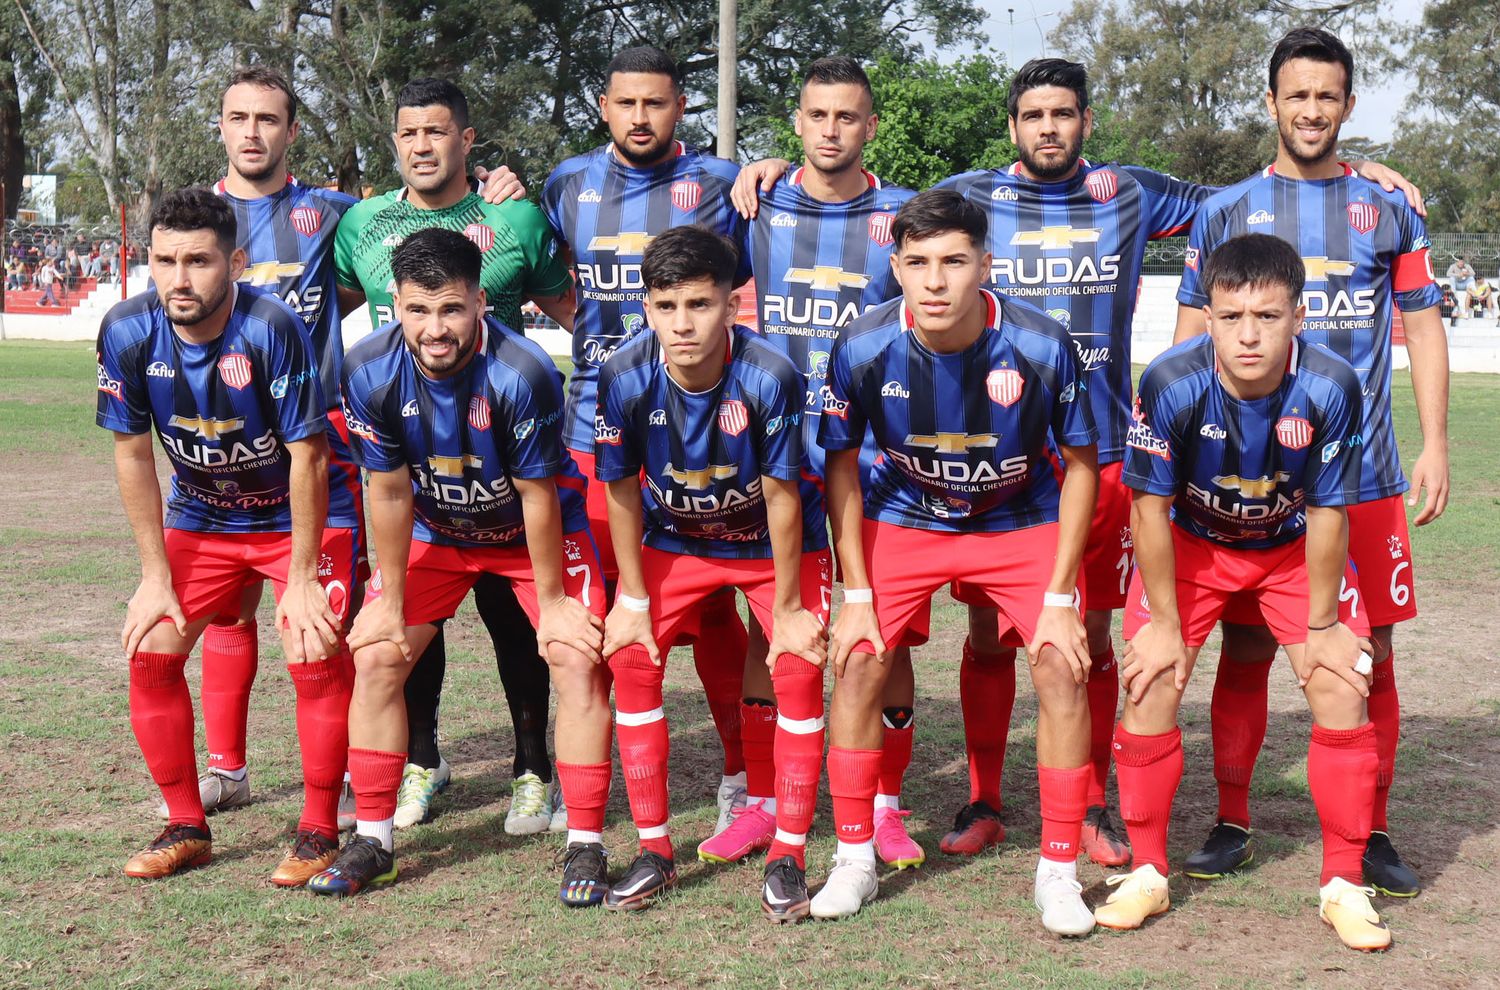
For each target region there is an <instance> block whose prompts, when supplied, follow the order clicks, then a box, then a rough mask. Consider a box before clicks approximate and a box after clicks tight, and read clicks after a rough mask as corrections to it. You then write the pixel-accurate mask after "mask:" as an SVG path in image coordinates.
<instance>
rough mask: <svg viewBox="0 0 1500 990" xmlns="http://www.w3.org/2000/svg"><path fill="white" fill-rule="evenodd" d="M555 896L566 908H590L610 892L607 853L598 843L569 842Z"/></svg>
mask: <svg viewBox="0 0 1500 990" xmlns="http://www.w3.org/2000/svg"><path fill="white" fill-rule="evenodd" d="M562 867H563V878H562V885H561V886H560V887H559V888H558V890H557V896H558V898H559V899H561V900H562V902H563V904H564V905H566V906H567V907H593V906H594V905H596V904H598V903H599V902H600V901H602V900H604V896H605V895H606V894H607V893H609V853H607V852H605V851H604V846H602V845H601V844H599V843H597V842H571V843H569V844H568V848H566V849H564V850H563V851H562Z"/></svg>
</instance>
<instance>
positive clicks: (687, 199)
mask: <svg viewBox="0 0 1500 990" xmlns="http://www.w3.org/2000/svg"><path fill="white" fill-rule="evenodd" d="M702 199H703V187H702V186H700V185H699V184H698V183H696V182H694V181H693V180H691V179H683V180H682V181H681V182H674V183H672V205H673V206H675V207H677V208H678V209H679V210H681V211H682V212H684V213H691V212H692V211H693V210H696V209H697V208H698V203H699V202H700V201H701V200H702Z"/></svg>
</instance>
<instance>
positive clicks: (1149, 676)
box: [1120, 620, 1192, 705]
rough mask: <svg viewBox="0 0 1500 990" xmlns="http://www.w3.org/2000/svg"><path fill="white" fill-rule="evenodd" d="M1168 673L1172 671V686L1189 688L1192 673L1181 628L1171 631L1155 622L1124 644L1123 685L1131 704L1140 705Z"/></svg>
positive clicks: (1146, 625) (1121, 666)
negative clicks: (1189, 677) (1154, 684)
mask: <svg viewBox="0 0 1500 990" xmlns="http://www.w3.org/2000/svg"><path fill="white" fill-rule="evenodd" d="M1167 671H1171V672H1172V686H1173V687H1175V688H1176V689H1177V690H1178V691H1182V690H1183V689H1185V688H1186V687H1187V681H1188V674H1190V673H1191V672H1192V663H1191V661H1190V659H1189V657H1188V649H1187V646H1186V644H1184V643H1183V641H1182V630H1181V628H1179V627H1174V628H1168V627H1166V626H1165V625H1159V624H1158V623H1157V622H1156V621H1155V620H1152V621H1151V622H1148V623H1146V624H1145V625H1144V626H1142V627H1141V628H1140V631H1139V632H1137V633H1136V634H1135V638H1134V639H1132V640H1131V641H1130V642H1129V643H1127V644H1125V656H1124V657H1123V659H1122V660H1121V662H1120V683H1121V684H1123V685H1124V686H1125V690H1126V691H1127V692H1128V694H1129V696H1130V700H1131V702H1132V703H1133V704H1137V705H1138V704H1140V703H1141V701H1142V699H1144V698H1145V697H1146V692H1147V691H1148V690H1150V688H1151V685H1152V684H1153V683H1154V682H1155V681H1156V679H1157V678H1158V677H1160V676H1161V675H1162V674H1164V673H1166V672H1167Z"/></svg>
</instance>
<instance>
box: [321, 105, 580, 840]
mask: <svg viewBox="0 0 1500 990" xmlns="http://www.w3.org/2000/svg"><path fill="white" fill-rule="evenodd" d="M391 137H392V141H393V142H394V144H395V147H396V158H397V164H398V166H399V167H400V169H401V177H402V179H403V180H404V182H405V185H404V186H402V187H401V188H400V189H396V190H392V191H391V192H388V193H386V194H384V195H381V196H376V197H373V198H371V199H367V200H365V201H363V202H361V203H359V204H357V205H356V206H355V207H354V208H352V209H351V210H350V211H349V213H348V215H347V216H346V217H345V219H344V221H343V223H341V224H340V225H339V229H338V237H337V239H336V241H335V251H334V257H335V267H336V270H337V277H338V282H339V285H340V286H342V287H343V288H344V289H345V290H346V291H347V292H348V293H352V296H351V301H352V300H354V299H357V298H358V294H359V293H363V295H364V299H365V301H366V302H367V303H368V305H369V307H370V312H371V317H372V320H373V322H374V323H375V325H376V326H380V325H381V324H384V323H387V322H389V321H390V320H391V319H392V318H393V312H394V298H393V295H394V294H393V291H392V290H393V275H392V255H393V253H394V250H395V247H396V246H397V245H398V244H400V243H401V242H402V240H403V239H405V238H406V237H408V236H410V235H411V234H413V233H415V232H417V231H419V230H425V229H427V228H429V227H442V228H446V229H448V230H456V231H459V232H461V233H463V234H464V236H466V237H468V238H469V239H470V240H472V241H473V242H474V243H475V244H476V245H478V247H479V249H480V251H481V253H482V258H483V268H482V271H481V278H482V286H483V288H484V290H485V297H486V299H487V300H488V305H489V307H490V310H491V312H492V313H493V314H494V316H495V318H496V319H498V320H499V321H500V322H501V323H502V324H504V325H506V326H509V327H517V328H519V327H520V326H521V303H522V301H523V300H524V299H528V298H530V299H533V300H535V301H536V303H537V304H538V305H539V306H541V307H542V309H543V310H544V311H545V312H547V313H548V314H549V315H550V316H552V317H553V318H554V319H557V320H559V321H561V322H563V325H564V326H566V325H568V322H567V321H568V320H570V319H571V313H572V308H573V307H572V294H571V293H572V288H571V281H570V279H569V277H568V272H567V269H566V267H565V266H564V265H563V263H562V261H561V259H559V258H558V257H557V243H556V241H554V240H553V238H552V233H551V231H550V230H548V228H547V223H546V221H545V219H544V218H543V217H542V215H541V214H540V212H539V211H538V210H537V209H536V207H535V206H533V205H531V204H530V203H526V202H516V201H511V200H502V201H499V202H497V203H493V204H490V203H486V202H485V201H484V200H483V199H482V198H480V196H479V195H478V194H477V193H476V192H475V191H474V187H473V186H472V185H471V183H470V181H469V177H468V153H469V149H470V148H471V147H472V146H473V143H474V129H473V128H471V127H470V126H469V103H468V100H467V99H466V98H465V96H464V94H463V92H462V91H461V90H460V89H459V88H458V87H457V86H454V85H453V84H452V83H451V82H448V81H446V80H442V79H417V80H413V81H412V82H410V83H407V84H406V86H404V87H402V89H401V92H400V93H399V94H397V96H396V119H395V132H394V133H393V134H392V136H391ZM496 181H500V180H496ZM474 588H475V592H474V601H475V605H476V606H477V607H478V609H479V614H480V617H481V618H482V619H483V620H484V623H485V627H486V628H487V629H488V630H489V633H490V637H491V639H492V640H493V641H494V644H495V657H496V662H497V664H498V666H499V668H500V680H501V683H502V684H503V685H504V687H505V694H506V700H507V701H508V702H509V704H510V711H511V721H512V724H513V725H514V727H515V734H516V757H515V763H514V766H513V770H514V774H515V776H514V779H513V781H512V783H511V806H510V811H509V813H508V814H507V815H506V819H505V829H506V831H507V832H510V833H513V834H524V833H530V832H540V831H544V830H546V829H547V828H548V827H549V826H550V825H551V824H552V818H553V812H554V810H555V809H554V807H553V798H554V796H555V790H556V789H555V788H552V787H551V786H550V784H551V780H552V763H551V761H550V760H549V759H548V757H547V694H548V687H547V667H546V665H545V664H544V663H542V661H541V659H540V658H539V657H538V655H537V651H536V649H535V647H534V637H533V635H532V629H531V624H530V622H529V621H528V620H527V618H526V614H525V613H524V611H522V609H521V607H520V605H519V604H518V603H517V601H516V598H515V595H514V594H513V593H512V591H511V590H510V587H509V585H508V584H507V583H506V582H505V581H503V580H500V579H497V578H489V577H481V578H480V579H479V581H478V582H477V583H476V584H475V586H474ZM445 668H446V658H445V652H444V648H443V642H442V637H441V635H439V636H437V637H435V638H434V639H433V640H432V645H431V647H430V648H429V649H428V650H427V652H426V653H424V654H423V656H422V659H421V660H420V661H419V662H418V664H417V666H416V669H415V670H414V672H413V676H412V677H411V679H410V680H409V681H408V682H407V691H406V700H407V716H408V718H409V719H410V730H411V731H410V739H411V742H410V746H411V748H410V752H409V754H408V755H409V756H410V758H411V762H410V764H409V765H408V766H407V767H406V769H405V772H404V774H403V777H402V784H401V801H400V808H399V809H398V811H397V814H396V824H397V826H398V827H403V828H404V827H406V826H408V825H414V824H416V823H418V822H421V821H425V820H426V818H427V816H428V814H429V807H430V803H431V801H432V797H433V795H434V794H435V793H437V792H438V791H439V790H442V789H443V787H445V786H446V785H447V783H448V780H449V774H450V771H449V768H448V764H447V761H445V760H444V759H443V758H442V756H441V754H440V753H439V751H438V744H437V713H438V699H439V697H440V694H441V691H442V685H443V674H444V671H445ZM558 817H559V819H560V818H561V816H558ZM561 824H562V823H561V820H559V821H558V822H557V825H558V827H561Z"/></svg>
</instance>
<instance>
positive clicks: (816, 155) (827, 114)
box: [793, 83, 876, 174]
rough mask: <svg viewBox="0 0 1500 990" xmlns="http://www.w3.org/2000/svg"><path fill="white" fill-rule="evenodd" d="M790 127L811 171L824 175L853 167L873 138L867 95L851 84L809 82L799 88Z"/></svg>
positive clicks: (873, 117)
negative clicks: (798, 138)
mask: <svg viewBox="0 0 1500 990" xmlns="http://www.w3.org/2000/svg"><path fill="white" fill-rule="evenodd" d="M793 127H794V128H795V129H796V131H797V135H798V136H799V137H800V138H802V151H803V154H804V155H805V156H806V158H807V164H808V165H809V166H811V167H812V168H815V169H817V170H818V171H820V172H824V173H827V174H836V173H839V172H844V171H846V170H848V169H851V168H856V167H858V165H859V163H860V159H861V156H862V155H863V154H864V150H865V145H866V144H867V143H869V142H870V141H872V140H874V138H875V127H876V119H875V114H874V113H873V112H871V106H870V94H868V93H866V92H865V90H864V87H863V86H859V85H856V84H854V83H835V84H832V85H824V84H822V83H809V84H808V85H806V86H804V87H803V88H802V101H801V103H800V104H799V105H798V107H797V116H796V118H795V119H794V120H793Z"/></svg>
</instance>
